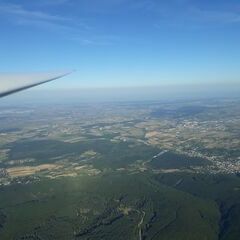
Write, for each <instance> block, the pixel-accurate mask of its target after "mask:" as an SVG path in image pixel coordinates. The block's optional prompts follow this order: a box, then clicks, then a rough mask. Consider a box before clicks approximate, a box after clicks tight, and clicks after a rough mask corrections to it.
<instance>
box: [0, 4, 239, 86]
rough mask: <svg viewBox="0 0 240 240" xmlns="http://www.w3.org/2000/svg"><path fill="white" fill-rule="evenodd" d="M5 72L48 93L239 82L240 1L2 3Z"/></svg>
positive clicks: (1, 40) (0, 47)
mask: <svg viewBox="0 0 240 240" xmlns="http://www.w3.org/2000/svg"><path fill="white" fill-rule="evenodd" d="M0 29H1V37H0V57H1V71H2V72H29V71H41V70H58V69H60V70H64V69H67V70H68V69H76V70H77V71H76V72H75V73H73V74H72V75H71V76H69V77H67V78H65V79H61V80H60V81H58V82H57V83H54V84H53V83H51V84H47V85H45V86H44V88H52V86H53V85H54V87H58V88H79V87H118V86H121V87H126V86H161V85H181V84H208V83H211V84H218V83H225V84H227V83H229V84H230V83H239V76H240V2H239V0H227V1H226V0H211V1H209V0H172V1H171V0H166V1H160V0H39V1H32V0H21V1H19V0H0Z"/></svg>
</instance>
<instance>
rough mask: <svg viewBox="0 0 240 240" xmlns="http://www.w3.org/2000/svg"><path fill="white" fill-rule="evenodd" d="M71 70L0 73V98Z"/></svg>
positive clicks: (59, 76) (51, 79)
mask: <svg viewBox="0 0 240 240" xmlns="http://www.w3.org/2000/svg"><path fill="white" fill-rule="evenodd" d="M71 72H72V71H71ZM71 72H60V73H59V72H58V73H34V74H33V73H31V74H0V98H1V97H5V96H7V95H10V94H13V93H16V92H20V91H23V90H25V89H28V88H32V87H35V86H38V85H41V84H44V83H47V82H51V81H53V80H56V79H58V78H62V77H64V76H66V75H68V74H70V73H71Z"/></svg>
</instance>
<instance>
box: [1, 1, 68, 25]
mask: <svg viewBox="0 0 240 240" xmlns="http://www.w3.org/2000/svg"><path fill="white" fill-rule="evenodd" d="M0 12H1V14H4V15H8V16H10V17H15V18H24V19H28V20H41V21H55V22H57V21H68V20H69V18H66V17H61V16H58V15H52V14H49V13H45V12H41V11H31V10H27V9H24V8H23V7H22V6H21V5H17V4H1V5H0Z"/></svg>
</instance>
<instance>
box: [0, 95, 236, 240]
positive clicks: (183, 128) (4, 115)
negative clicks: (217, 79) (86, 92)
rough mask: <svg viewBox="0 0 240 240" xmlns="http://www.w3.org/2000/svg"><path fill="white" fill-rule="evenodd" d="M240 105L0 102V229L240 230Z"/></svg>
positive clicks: (12, 232)
mask: <svg viewBox="0 0 240 240" xmlns="http://www.w3.org/2000/svg"><path fill="white" fill-rule="evenodd" d="M239 106H240V105H239V100H237V99H233V100H229V99H224V100H209V101H206V100H204V101H195V102H194V101H193V102H191V104H190V103H188V102H169V103H158V102H143V103H114V104H110V103H109V104H107V103H105V104H94V105H91V104H89V105H74V106H69V105H67V106H64V105H63V106H62V105H61V106H49V107H48V110H46V108H45V106H42V107H41V106H35V105H30V106H26V107H21V108H19V107H14V108H13V107H12V109H11V108H10V109H9V108H6V107H3V106H2V107H1V106H0V110H1V113H0V126H1V127H0V239H6V240H8V239H14V240H15V239H16V240H20V239H33V240H35V239H36V240H40V239H41V240H42V239H44V240H45V239H46V240H50V239H53V240H54V239H63V240H65V239H66V240H68V239H76V240H78V239H79V240H81V239H83V240H87V239H109V240H110V239H139V240H148V239H149V240H150V239H154V240H156V239H166V240H167V239H179V240H181V239H183V240H185V239H193V240H194V239H196V240H198V239H210V240H212V239H220V240H228V239H229V240H231V239H239V238H240V214H239V213H240V154H239V153H240V152H239V149H240V140H239V139H240V138H239V137H240V115H239V113H240V111H239V110H240V109H239ZM220 116H221V117H220Z"/></svg>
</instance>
